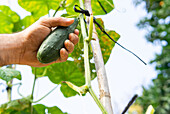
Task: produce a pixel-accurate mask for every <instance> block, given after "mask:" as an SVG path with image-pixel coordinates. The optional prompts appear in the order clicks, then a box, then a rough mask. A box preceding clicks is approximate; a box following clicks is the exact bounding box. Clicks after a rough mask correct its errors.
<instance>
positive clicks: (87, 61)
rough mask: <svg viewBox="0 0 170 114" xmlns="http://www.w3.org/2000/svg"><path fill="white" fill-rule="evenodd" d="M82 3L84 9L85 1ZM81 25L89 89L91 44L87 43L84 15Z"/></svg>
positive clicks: (81, 15) (81, 16)
mask: <svg viewBox="0 0 170 114" xmlns="http://www.w3.org/2000/svg"><path fill="white" fill-rule="evenodd" d="M79 2H80V6H81V7H82V8H83V7H84V6H83V1H82V0H79ZM80 23H81V30H82V35H83V39H84V65H85V79H86V85H87V86H88V87H91V77H90V76H91V75H90V65H89V54H88V51H89V47H88V45H89V43H88V41H86V38H87V33H86V29H85V28H86V26H85V23H84V17H83V14H80Z"/></svg>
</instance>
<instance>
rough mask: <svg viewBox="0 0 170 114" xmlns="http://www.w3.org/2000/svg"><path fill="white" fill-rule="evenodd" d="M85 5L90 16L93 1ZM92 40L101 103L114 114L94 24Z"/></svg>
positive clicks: (86, 2) (87, 0)
mask: <svg viewBox="0 0 170 114" xmlns="http://www.w3.org/2000/svg"><path fill="white" fill-rule="evenodd" d="M84 4H85V8H86V9H87V10H88V11H89V12H90V14H92V8H91V0H84ZM86 18H87V21H88V20H89V17H86ZM92 38H94V39H95V40H92V41H91V46H92V50H93V56H94V61H95V67H96V72H97V79H98V84H99V91H100V101H101V102H102V104H103V105H104V107H105V108H106V110H107V112H108V114H113V109H112V105H111V97H110V91H109V85H108V81H107V75H106V70H105V66H104V61H103V56H102V52H101V48H100V44H99V39H98V36H97V34H96V29H95V25H94V24H93V35H92Z"/></svg>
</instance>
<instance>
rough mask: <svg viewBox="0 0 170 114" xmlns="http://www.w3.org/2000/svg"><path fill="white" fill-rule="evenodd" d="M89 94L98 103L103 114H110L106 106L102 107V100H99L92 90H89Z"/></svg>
mask: <svg viewBox="0 0 170 114" xmlns="http://www.w3.org/2000/svg"><path fill="white" fill-rule="evenodd" d="M89 93H90V95H91V96H92V98H93V99H94V101H95V102H96V104H97V105H98V107H99V108H100V110H101V111H102V113H103V114H108V113H107V111H106V109H105V108H104V106H103V105H102V103H101V102H100V100H99V99H98V98H97V96H96V94H95V93H94V91H93V89H92V88H89Z"/></svg>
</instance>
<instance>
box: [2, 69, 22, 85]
mask: <svg viewBox="0 0 170 114" xmlns="http://www.w3.org/2000/svg"><path fill="white" fill-rule="evenodd" d="M0 78H1V79H2V80H5V81H6V82H9V81H10V80H12V79H13V78H17V79H18V80H21V73H20V72H19V71H17V70H15V69H10V68H5V69H3V68H0Z"/></svg>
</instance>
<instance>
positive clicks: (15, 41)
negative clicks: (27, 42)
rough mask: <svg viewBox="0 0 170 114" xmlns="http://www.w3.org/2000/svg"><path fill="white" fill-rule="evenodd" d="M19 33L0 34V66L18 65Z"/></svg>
mask: <svg viewBox="0 0 170 114" xmlns="http://www.w3.org/2000/svg"><path fill="white" fill-rule="evenodd" d="M20 37H21V35H20V33H15V34H0V66H4V65H8V64H18V63H19V56H18V55H19V53H20V50H21V49H20V47H21V43H20V40H21V39H20Z"/></svg>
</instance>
